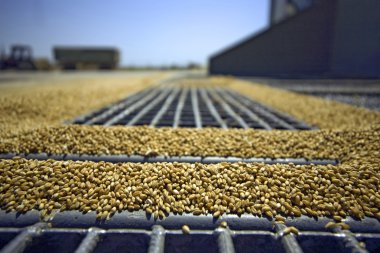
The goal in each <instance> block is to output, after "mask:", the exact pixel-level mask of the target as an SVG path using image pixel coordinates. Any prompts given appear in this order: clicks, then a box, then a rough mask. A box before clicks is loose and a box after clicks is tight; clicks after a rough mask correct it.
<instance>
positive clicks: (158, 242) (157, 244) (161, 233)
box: [148, 225, 165, 253]
mask: <svg viewBox="0 0 380 253" xmlns="http://www.w3.org/2000/svg"><path fill="white" fill-rule="evenodd" d="M164 246H165V229H164V228H163V227H162V226H160V225H155V226H153V231H152V234H151V238H150V243H149V249H148V253H164Z"/></svg>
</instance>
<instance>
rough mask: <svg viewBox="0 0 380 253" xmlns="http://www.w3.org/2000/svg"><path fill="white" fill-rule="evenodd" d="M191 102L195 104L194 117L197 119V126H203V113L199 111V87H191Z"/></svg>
mask: <svg viewBox="0 0 380 253" xmlns="http://www.w3.org/2000/svg"><path fill="white" fill-rule="evenodd" d="M191 102H192V105H193V113H194V119H195V126H196V128H202V118H201V114H200V112H199V104H198V92H197V88H192V89H191Z"/></svg>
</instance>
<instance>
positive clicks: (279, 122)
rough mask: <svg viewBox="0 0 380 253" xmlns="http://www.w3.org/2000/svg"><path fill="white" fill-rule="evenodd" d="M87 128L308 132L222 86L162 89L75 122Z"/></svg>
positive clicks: (154, 89) (296, 123)
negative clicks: (209, 128) (147, 126)
mask: <svg viewBox="0 0 380 253" xmlns="http://www.w3.org/2000/svg"><path fill="white" fill-rule="evenodd" d="M73 123H74V124H83V125H105V126H111V125H126V126H136V125H149V126H152V127H196V128H201V127H219V128H257V129H266V130H271V129H288V130H289V129H290V130H294V129H297V130H308V129H311V127H310V126H308V125H307V124H305V123H304V122H301V121H299V120H297V119H295V118H293V117H291V116H289V115H287V114H285V113H282V112H278V111H276V110H274V109H272V108H269V107H267V106H264V105H262V104H260V103H258V102H256V101H253V100H252V99H250V98H248V97H245V96H243V95H242V94H239V93H236V92H234V91H232V90H230V89H226V88H221V87H213V88H211V87H201V88H200V87H191V88H189V87H178V86H175V85H172V86H170V87H169V86H159V87H154V88H150V89H147V90H144V91H141V92H138V93H136V94H133V95H131V96H129V97H127V98H125V99H123V100H121V101H119V102H117V103H115V104H113V105H110V106H107V107H105V108H102V109H100V110H98V111H95V112H93V113H90V114H88V115H84V116H80V117H78V118H76V119H75V120H74V121H73Z"/></svg>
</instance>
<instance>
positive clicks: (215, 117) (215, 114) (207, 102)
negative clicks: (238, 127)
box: [200, 89, 228, 128]
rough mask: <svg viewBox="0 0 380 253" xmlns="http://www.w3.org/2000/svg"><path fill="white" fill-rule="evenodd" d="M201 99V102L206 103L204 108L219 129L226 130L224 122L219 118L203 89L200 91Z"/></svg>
mask: <svg viewBox="0 0 380 253" xmlns="http://www.w3.org/2000/svg"><path fill="white" fill-rule="evenodd" d="M200 93H201V97H202V99H203V101H204V102H205V103H206V106H207V108H208V110H209V111H210V113H211V115H212V116H213V117H214V119H215V120H216V121H217V122H218V124H219V125H220V127H221V128H228V127H227V125H226V123H225V122H224V120H223V119H222V118H221V117H220V115H219V113H218V111H217V110H216V108H215V106H214V104H213V103H212V102H211V100H210V97H209V96H208V94H207V91H206V90H205V89H200Z"/></svg>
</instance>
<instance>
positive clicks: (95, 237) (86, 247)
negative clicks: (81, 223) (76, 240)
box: [75, 228, 101, 253]
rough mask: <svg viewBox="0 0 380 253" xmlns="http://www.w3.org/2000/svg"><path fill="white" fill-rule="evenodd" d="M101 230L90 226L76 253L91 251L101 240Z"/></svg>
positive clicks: (88, 252)
mask: <svg viewBox="0 0 380 253" xmlns="http://www.w3.org/2000/svg"><path fill="white" fill-rule="evenodd" d="M99 231H101V230H100V229H98V228H90V229H89V230H88V233H87V235H86V237H85V238H84V239H83V241H82V242H81V243H80V245H79V246H78V248H77V249H76V250H75V253H90V252H92V251H93V250H94V249H95V247H96V245H97V244H98V241H99V233H98V232H99Z"/></svg>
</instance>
